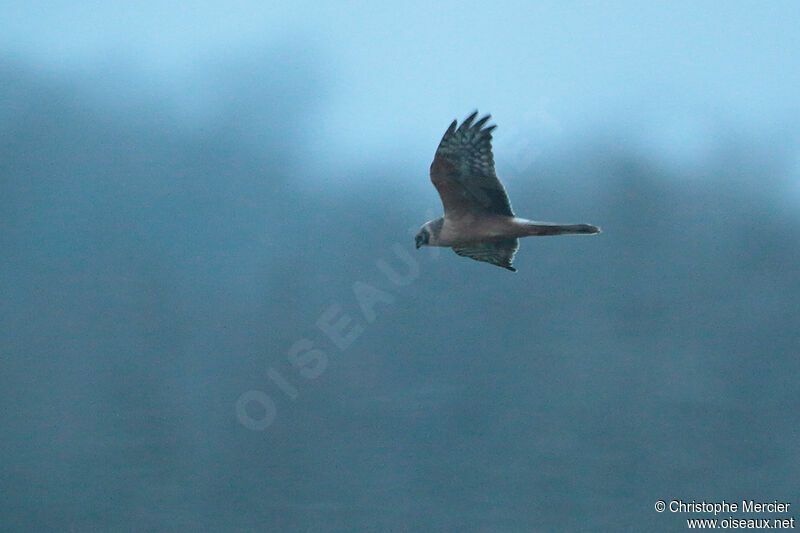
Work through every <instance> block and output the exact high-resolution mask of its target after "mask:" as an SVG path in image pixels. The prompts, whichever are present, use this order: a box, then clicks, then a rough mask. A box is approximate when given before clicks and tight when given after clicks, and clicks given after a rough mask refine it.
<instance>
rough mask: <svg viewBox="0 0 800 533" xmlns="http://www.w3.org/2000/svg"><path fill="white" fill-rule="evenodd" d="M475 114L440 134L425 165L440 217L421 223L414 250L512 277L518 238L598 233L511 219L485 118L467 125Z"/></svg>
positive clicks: (586, 228) (582, 227) (585, 228)
mask: <svg viewBox="0 0 800 533" xmlns="http://www.w3.org/2000/svg"><path fill="white" fill-rule="evenodd" d="M477 115H478V112H477V111H475V112H474V113H472V114H471V115H470V116H468V117H467V118H466V120H464V122H462V123H461V125H460V126H458V127H456V126H457V122H456V121H455V120H454V121H453V123H452V124H450V127H449V128H447V131H446V132H444V137H442V140H441V142H440V143H439V147H438V148H437V149H436V155H435V156H434V158H433V163H431V181H432V182H433V185H434V187H436V190H437V191H439V196H440V197H441V199H442V205H443V206H444V216H443V217H439V218H437V219H434V220H431V221H429V222H426V223H425V224H424V225H423V226H422V228H420V230H419V232H418V233H417V235H416V237H414V240H415V242H416V245H417V248H419V247H420V246H443V247H448V248H452V249H453V251H454V252H455V253H457V254H458V255H460V256H463V257H469V258H470V259H474V260H476V261H484V262H486V263H491V264H493V265H497V266H499V267H503V268H505V269H507V270H510V271H512V272H516V271H517V269H516V268H514V267H513V265H512V264H511V262H512V260H513V259H514V254H515V253H516V252H517V248H519V239H520V238H521V237H530V236H538V235H565V234H582V235H593V234H595V233H600V228H598V227H596V226H592V225H591V224H551V223H548V222H534V221H532V220H527V219H525V218H519V217H515V216H514V212H513V211H512V210H511V203H510V202H509V201H508V195H506V191H505V189H504V188H503V184H502V183H500V180H499V179H498V178H497V174H495V172H494V156H493V155H492V130H493V129H494V128H495V127H496V126H488V127H485V128H484V127H483V126H484V125H485V124H486V123H487V122H488V121H489V119H490V118H491V116H490V115H486V116H485V117H483V118H482V119H480V120H478V121H477V122H475V123H474V124H473V121H474V120H475V117H476V116H477Z"/></svg>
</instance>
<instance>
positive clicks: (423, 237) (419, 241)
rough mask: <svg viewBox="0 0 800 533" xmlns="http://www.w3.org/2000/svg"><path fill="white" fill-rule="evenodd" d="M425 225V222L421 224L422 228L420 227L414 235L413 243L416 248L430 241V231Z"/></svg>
mask: <svg viewBox="0 0 800 533" xmlns="http://www.w3.org/2000/svg"><path fill="white" fill-rule="evenodd" d="M426 226H427V224H425V226H422V228H420V230H419V231H418V232H417V235H416V236H415V237H414V244H416V245H417V249H419V247H420V246H427V245H428V243H429V242H431V232H430V231H429V230H428V228H427V227H426Z"/></svg>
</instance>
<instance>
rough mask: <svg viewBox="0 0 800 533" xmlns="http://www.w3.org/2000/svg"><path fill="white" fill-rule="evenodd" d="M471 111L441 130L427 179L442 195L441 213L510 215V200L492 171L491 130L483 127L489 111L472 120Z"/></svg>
mask: <svg viewBox="0 0 800 533" xmlns="http://www.w3.org/2000/svg"><path fill="white" fill-rule="evenodd" d="M477 115H478V112H477V111H475V112H474V113H472V114H471V115H470V116H468V117H467V118H466V120H464V122H462V123H461V125H460V126H458V128H456V124H457V122H456V121H455V120H454V121H453V123H452V124H450V127H449V128H447V131H446V132H445V133H444V137H442V140H441V142H440V143H439V148H437V149H436V155H435V156H434V158H433V163H432V164H431V181H432V182H433V185H434V186H435V187H436V190H437V191H439V196H440V197H441V198H442V205H443V206H444V214H445V216H448V215H449V216H459V215H461V214H467V213H468V212H470V211H472V212H479V213H481V214H495V215H507V216H513V212H512V211H511V203H510V202H509V201H508V195H506V191H505V189H504V188H503V184H502V183H500V180H499V179H497V175H496V174H495V172H494V156H493V155H492V130H493V129H494V128H495V126H489V127H487V128H484V127H483V125H484V124H486V122H488V120H489V118H491V116H490V115H486V116H485V117H483V118H482V119H480V120H478V121H477V122H476V123H475V124H473V123H472V121H473V120H475V117H476V116H477Z"/></svg>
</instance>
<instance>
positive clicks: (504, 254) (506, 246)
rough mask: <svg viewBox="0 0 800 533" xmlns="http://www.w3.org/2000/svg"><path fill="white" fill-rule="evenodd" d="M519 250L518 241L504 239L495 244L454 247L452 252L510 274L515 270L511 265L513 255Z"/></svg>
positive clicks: (485, 243) (483, 243) (484, 243)
mask: <svg viewBox="0 0 800 533" xmlns="http://www.w3.org/2000/svg"><path fill="white" fill-rule="evenodd" d="M517 248H519V239H505V240H502V241H495V242H482V243H475V244H470V245H468V246H458V247H456V246H454V247H453V251H454V252H455V253H457V254H458V255H460V256H463V257H469V258H470V259H474V260H475V261H484V262H486V263H491V264H493V265H497V266H499V267H503V268H505V269H507V270H510V271H511V272H516V271H517V269H516V268H514V266H513V265H512V264H511V262H512V261H513V260H514V254H515V253H517Z"/></svg>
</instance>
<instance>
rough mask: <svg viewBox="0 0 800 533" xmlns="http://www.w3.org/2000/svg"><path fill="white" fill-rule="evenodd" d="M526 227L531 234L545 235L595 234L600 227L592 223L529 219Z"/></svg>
mask: <svg viewBox="0 0 800 533" xmlns="http://www.w3.org/2000/svg"><path fill="white" fill-rule="evenodd" d="M525 227H526V229H527V231H528V235H530V236H534V235H536V236H544V235H594V234H596V233H600V228H598V227H597V226H592V225H591V224H551V223H549V222H533V221H530V220H529V221H527V224H525Z"/></svg>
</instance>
